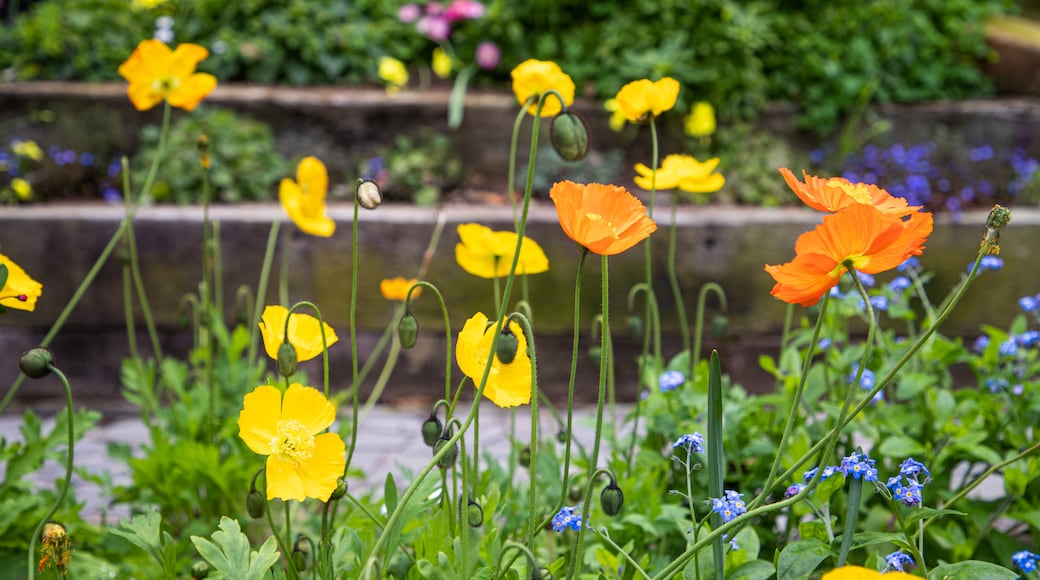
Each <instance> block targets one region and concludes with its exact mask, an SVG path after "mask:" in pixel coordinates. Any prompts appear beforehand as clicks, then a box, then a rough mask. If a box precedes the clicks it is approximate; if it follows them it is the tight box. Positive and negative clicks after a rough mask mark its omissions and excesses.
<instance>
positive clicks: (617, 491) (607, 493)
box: [599, 478, 625, 516]
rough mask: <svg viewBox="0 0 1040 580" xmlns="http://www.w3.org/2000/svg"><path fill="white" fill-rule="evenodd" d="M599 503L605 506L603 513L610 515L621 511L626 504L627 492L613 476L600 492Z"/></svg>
mask: <svg viewBox="0 0 1040 580" xmlns="http://www.w3.org/2000/svg"><path fill="white" fill-rule="evenodd" d="M599 505H600V507H602V508H603V513H605V514H607V515H608V516H616V515H617V514H618V512H620V511H621V507H622V506H623V505H625V493H624V492H623V491H621V488H620V487H618V486H617V482H616V481H614V479H613V478H611V480H610V483H609V484H608V485H607V487H604V488H603V491H601V492H600V494H599Z"/></svg>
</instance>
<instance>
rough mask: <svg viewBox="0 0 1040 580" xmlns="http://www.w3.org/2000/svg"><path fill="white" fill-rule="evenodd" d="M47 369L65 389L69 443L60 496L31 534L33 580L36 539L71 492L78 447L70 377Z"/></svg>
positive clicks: (48, 366)
mask: <svg viewBox="0 0 1040 580" xmlns="http://www.w3.org/2000/svg"><path fill="white" fill-rule="evenodd" d="M47 370H49V371H50V372H52V373H54V375H55V376H56V377H58V380H59V381H61V386H62V388H63V389H64V390H65V421H66V422H65V430H66V431H67V433H66V445H68V454H67V455H66V456H65V479H64V480H62V483H61V489H60V490H59V491H58V498H57V499H56V500H54V505H52V506H51V509H50V510H48V512H47V514H46V515H44V516H43V518H42V519H40V523H38V524H36V529H34V530H33V533H32V535H31V536H29V558H28V563H27V564H28V568H27V572H28V577H29V580H33V579H34V578H35V577H36V540H37V539H38V538H39V537H40V532H42V531H43V526H44V525H46V523H47V522H48V521H50V519H51V518H52V517H54V514H55V513H57V511H58V508H60V507H61V504H62V503H64V502H65V496H66V495H68V493H69V486H70V485H71V483H72V465H73V451H74V450H75V448H76V424H75V423H76V422H75V416H74V413H73V409H72V387H71V386H70V385H69V379H68V377H66V376H65V374H64V373H62V372H61V371H60V370H58V368H57V367H55V366H54V365H51V364H48V365H47Z"/></svg>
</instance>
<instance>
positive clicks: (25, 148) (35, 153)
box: [11, 141, 43, 161]
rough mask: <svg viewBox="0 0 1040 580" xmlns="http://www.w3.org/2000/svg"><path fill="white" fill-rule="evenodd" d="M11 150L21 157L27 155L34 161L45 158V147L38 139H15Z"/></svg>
mask: <svg viewBox="0 0 1040 580" xmlns="http://www.w3.org/2000/svg"><path fill="white" fill-rule="evenodd" d="M11 151H12V152H13V153H14V154H15V155H17V156H19V157H27V158H29V159H32V160H33V161H39V160H41V159H43V149H40V146H39V145H37V144H36V141H15V142H14V143H12V144H11Z"/></svg>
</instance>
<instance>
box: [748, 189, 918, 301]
mask: <svg viewBox="0 0 1040 580" xmlns="http://www.w3.org/2000/svg"><path fill="white" fill-rule="evenodd" d="M931 233H932V214H930V213H927V212H914V213H912V214H910V218H909V219H908V220H905V221H904V220H902V219H900V218H897V217H894V216H891V215H887V214H885V213H882V212H881V211H880V210H878V209H877V208H875V207H874V206H871V205H864V204H860V203H855V204H852V205H850V206H848V207H846V208H844V209H842V210H841V211H839V212H837V213H834V214H831V215H828V216H825V217H824V218H823V223H822V224H821V225H819V226H816V229H814V230H813V231H811V232H806V233H804V234H802V235H801V236H799V237H798V241H797V242H796V243H795V245H794V250H795V253H796V254H797V255H796V256H795V258H794V260H792V261H790V262H788V263H786V264H783V265H779V266H769V265H767V266H766V272H769V275H771V276H772V277H773V279H774V280H776V285H775V286H773V290H772V291H771V292H770V294H772V295H773V296H776V297H777V298H779V299H780V300H783V301H784V302H788V303H791V304H801V305H802V306H812V305H813V304H816V303H817V302H818V301H819V300H820V298H821V297H822V296H823V295H824V293H825V292H827V291H828V290H830V289H831V288H833V287H834V286H835V285H837V284H838V280H839V279H840V278H841V275H842V274H843V273H844V272H845V271H846V269H847V268H848V266H852V267H853V268H855V269H856V270H858V271H860V272H864V273H866V274H877V273H879V272H884V271H885V270H891V269H892V268H895V267H896V266H898V265H899V264H902V263H903V261H904V260H906V259H907V258H909V257H910V256H919V255H921V252H922V251H923V250H924V242H925V240H926V239H927V238H928V235H929V234H931Z"/></svg>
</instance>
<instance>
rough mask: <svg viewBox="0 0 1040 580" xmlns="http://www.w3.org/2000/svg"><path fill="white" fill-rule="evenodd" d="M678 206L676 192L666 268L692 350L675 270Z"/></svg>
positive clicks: (687, 348) (686, 341) (681, 326)
mask: <svg viewBox="0 0 1040 580" xmlns="http://www.w3.org/2000/svg"><path fill="white" fill-rule="evenodd" d="M655 163H656V162H655ZM678 207H679V195H678V194H674V195H673V196H672V211H671V216H672V223H671V227H669V228H668V261H667V264H666V266H667V268H666V269H667V272H668V283H669V284H670V285H671V287H672V297H673V298H674V300H675V315H676V318H678V319H679V332H680V333H681V334H682V345H683V350H685V351H686V352H690V327H689V326H688V325H689V321H688V320H687V319H686V303H685V301H684V300H683V296H682V288H680V287H679V275H678V273H677V272H676V271H675V245H676V241H677V240H676V238H678V230H679V227H678V223H676V212H677V211H678ZM697 338H698V339H699V338H700V336H699V335H698V336H697ZM691 377H692V375H691Z"/></svg>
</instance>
